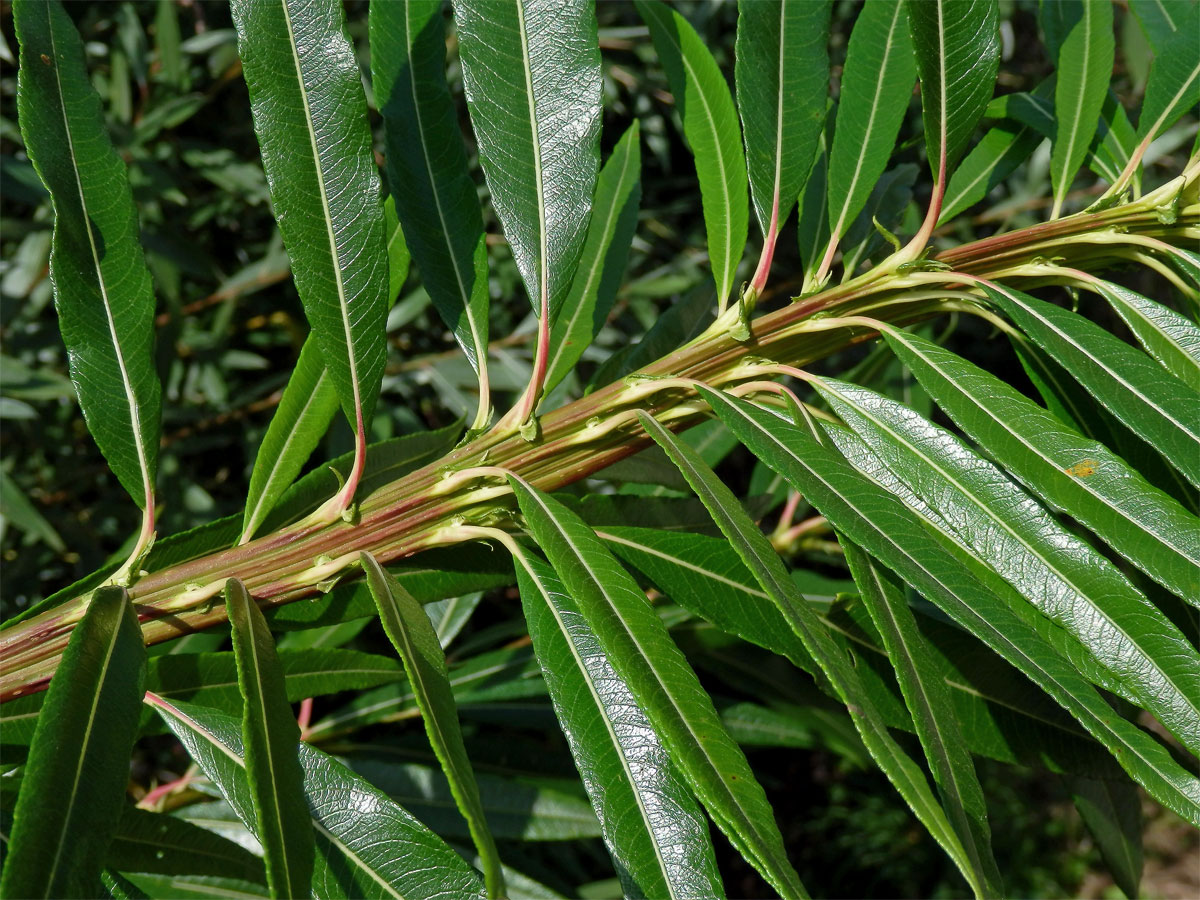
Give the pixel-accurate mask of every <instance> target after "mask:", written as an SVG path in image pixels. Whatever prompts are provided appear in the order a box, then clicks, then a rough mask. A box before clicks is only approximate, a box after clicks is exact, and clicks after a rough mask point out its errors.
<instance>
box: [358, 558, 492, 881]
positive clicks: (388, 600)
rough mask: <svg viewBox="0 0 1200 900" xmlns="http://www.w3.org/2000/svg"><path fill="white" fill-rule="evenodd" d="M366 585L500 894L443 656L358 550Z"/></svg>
mask: <svg viewBox="0 0 1200 900" xmlns="http://www.w3.org/2000/svg"><path fill="white" fill-rule="evenodd" d="M360 559H361V561H362V566H363V570H364V571H365V572H366V573H367V584H368V585H369V586H370V588H371V593H372V595H374V597H375V603H376V605H377V606H378V607H379V618H380V621H381V622H383V630H384V631H385V632H386V633H387V636H388V638H389V640H391V642H392V646H394V647H395V648H396V652H397V653H398V654H399V655H400V658H401V659H402V660H403V662H404V670H405V672H407V673H408V683H409V684H410V685H411V686H412V688H413V693H414V696H415V699H416V701H417V707H418V709H420V710H421V718H422V720H423V721H424V722H425V733H426V734H427V735H428V736H429V743H430V746H432V747H433V751H434V754H435V755H436V756H437V758H438V762H439V763H441V766H442V771H443V772H444V773H445V774H446V779H447V780H448V781H449V782H450V790H451V793H452V794H453V795H454V801H455V804H456V805H457V806H458V811H459V812H460V813H462V816H463V818H464V819H466V820H467V825H468V827H469V828H470V831H471V840H472V841H473V842H474V843H475V849H476V850H477V851H478V852H479V856H480V858H481V859H482V860H483V863H484V876H485V880H486V882H487V889H488V895H489V896H491V897H500V896H503V895H504V892H505V889H504V876H503V874H501V872H500V857H499V853H498V852H497V850H496V842H495V840H494V839H493V838H492V833H491V831H489V830H488V824H487V818H486V816H485V815H484V812H483V806H482V804H481V803H480V800H479V787H478V786H477V785H476V783H475V774H474V770H473V769H472V768H471V760H470V759H469V758H468V757H467V749H466V747H465V746H463V738H462V730H461V728H460V727H459V724H458V708H457V707H456V706H455V703H454V692H453V689H452V688H451V686H450V679H449V676H448V675H447V672H446V657H445V655H444V654H443V652H442V645H441V643H440V642H439V641H438V636H437V632H435V631H434V630H433V624H432V623H431V622H430V621H429V617H428V616H427V615H425V610H424V608H423V607H422V606H421V604H420V603H418V602H417V601H416V599H414V597H413V595H412V594H410V593H408V591H406V590H404V588H403V587H401V585H400V583H399V582H398V581H396V579H395V578H393V577H391V576H390V575H388V573H387V572H386V571H385V570H384V569H383V567H382V566H381V565H379V563H378V562H377V561H376V560H375V557H373V556H372V555H371V554H370V553H366V552H364V553H362V554H360Z"/></svg>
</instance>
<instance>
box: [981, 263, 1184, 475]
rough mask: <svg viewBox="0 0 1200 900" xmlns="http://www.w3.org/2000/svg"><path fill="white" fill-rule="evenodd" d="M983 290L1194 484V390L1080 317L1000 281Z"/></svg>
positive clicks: (1037, 342) (1105, 405)
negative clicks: (1000, 283)
mask: <svg viewBox="0 0 1200 900" xmlns="http://www.w3.org/2000/svg"><path fill="white" fill-rule="evenodd" d="M984 291H985V292H986V293H987V295H988V297H989V298H991V299H992V300H993V301H994V302H995V303H996V305H997V306H999V307H1000V308H1001V309H1002V310H1003V311H1004V312H1005V313H1006V314H1007V315H1008V317H1009V318H1010V319H1012V320H1013V321H1014V322H1015V323H1016V324H1017V325H1018V326H1020V328H1021V329H1022V330H1023V331H1024V332H1025V333H1026V334H1028V335H1029V337H1030V338H1031V339H1032V340H1033V341H1034V342H1035V343H1036V344H1038V346H1040V347H1041V348H1042V349H1043V350H1045V351H1046V352H1047V353H1049V354H1050V355H1051V356H1052V357H1054V358H1055V359H1056V360H1057V361H1058V362H1059V364H1061V365H1062V367H1063V368H1064V369H1066V370H1067V371H1068V372H1070V373H1071V375H1073V376H1074V377H1075V379H1076V380H1077V381H1078V382H1079V383H1080V384H1081V385H1083V387H1084V389H1085V390H1087V392H1088V393H1090V394H1091V395H1092V396H1093V397H1095V398H1096V399H1097V400H1098V401H1099V402H1100V404H1101V405H1102V406H1103V407H1104V408H1105V409H1106V410H1108V411H1109V412H1111V413H1112V414H1113V415H1114V416H1116V417H1117V418H1118V419H1120V420H1121V421H1122V422H1124V423H1125V425H1127V426H1128V427H1129V428H1130V429H1131V430H1132V431H1133V432H1134V433H1135V434H1137V435H1139V436H1141V437H1142V438H1143V439H1145V440H1146V441H1148V442H1149V443H1151V444H1152V445H1153V446H1154V447H1155V448H1156V449H1158V450H1159V451H1160V452H1161V453H1162V454H1163V455H1164V456H1166V457H1167V460H1168V461H1169V462H1170V463H1171V464H1172V465H1173V466H1174V467H1175V468H1176V469H1178V470H1179V471H1180V472H1182V473H1183V474H1184V475H1185V476H1186V477H1187V479H1188V480H1189V481H1191V482H1192V484H1195V485H1200V452H1198V451H1200V420H1197V417H1196V409H1197V407H1198V405H1200V394H1197V393H1196V392H1195V391H1193V390H1191V389H1190V388H1188V386H1187V385H1186V384H1184V383H1183V382H1182V381H1180V380H1179V379H1177V378H1174V377H1172V376H1169V375H1164V374H1163V371H1162V369H1161V368H1160V367H1159V366H1157V365H1156V364H1155V363H1154V361H1153V360H1152V359H1150V357H1148V356H1146V354H1144V353H1142V352H1141V351H1140V350H1135V349H1134V348H1132V347H1130V346H1129V345H1128V344H1126V343H1125V342H1124V341H1122V340H1121V339H1120V338H1118V337H1115V336H1114V335H1112V334H1109V333H1108V332H1107V331H1105V330H1104V329H1103V328H1101V327H1100V326H1099V325H1096V324H1095V323H1093V322H1091V321H1089V320H1087V319H1085V318H1084V317H1083V316H1080V315H1078V314H1076V313H1073V312H1070V311H1069V310H1066V309H1063V308H1061V307H1059V306H1055V305H1054V304H1052V303H1047V302H1046V301H1044V300H1037V299H1035V298H1033V297H1030V296H1029V295H1028V294H1024V293H1022V292H1020V291H1016V290H1013V289H1011V288H1008V287H1000V286H998V285H997V286H994V287H993V286H990V285H985V286H984Z"/></svg>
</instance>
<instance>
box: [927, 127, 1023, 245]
mask: <svg viewBox="0 0 1200 900" xmlns="http://www.w3.org/2000/svg"><path fill="white" fill-rule="evenodd" d="M1042 140H1043V138H1042V136H1041V135H1040V134H1038V133H1037V131H1035V130H1034V129H1032V128H1028V127H1023V126H1016V127H1012V126H1006V125H1000V126H997V127H996V128H992V129H990V130H989V131H988V132H987V134H985V135H984V136H983V139H982V140H980V142H979V143H978V144H976V145H975V146H974V147H972V148H971V151H970V152H969V153H968V154H967V155H966V156H965V157H964V158H963V161H962V163H961V164H959V166H958V168H957V169H955V170H954V174H953V175H952V176H951V177H950V185H949V187H947V188H946V198H945V200H944V201H943V203H942V212H941V215H940V217H939V218H938V223H939V224H944V223H946V222H949V221H950V220H951V219H953V218H954V217H955V216H957V215H958V214H959V213H961V212H963V211H964V210H966V209H967V208H969V207H971V206H974V205H975V204H976V203H978V202H979V201H980V200H982V199H983V198H984V197H986V196H987V195H988V192H990V191H991V190H992V188H994V187H995V186H996V185H998V184H1000V183H1001V182H1003V181H1004V180H1005V179H1006V178H1008V176H1009V175H1011V174H1012V173H1013V172H1014V171H1015V170H1016V168H1017V166H1019V165H1020V164H1021V163H1023V162H1025V161H1026V160H1028V159H1029V157H1030V156H1032V155H1033V151H1034V150H1036V149H1037V147H1038V145H1039V144H1041V142H1042Z"/></svg>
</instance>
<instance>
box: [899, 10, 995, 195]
mask: <svg viewBox="0 0 1200 900" xmlns="http://www.w3.org/2000/svg"><path fill="white" fill-rule="evenodd" d="M905 6H906V7H907V8H908V22H909V27H910V28H911V30H912V37H913V47H914V48H915V50H916V53H917V71H918V73H919V74H920V77H921V107H922V109H923V111H924V119H925V153H926V155H927V156H928V157H929V165H930V166H931V167H932V169H933V177H934V179H935V180H937V181H938V182H940V183H942V184H944V183H945V179H946V178H947V177H948V176H949V175H950V173H951V172H952V171H953V169H954V167H955V165H956V164H957V163H958V160H959V159H960V158H961V157H962V155H963V153H965V152H966V149H967V142H968V141H969V140H970V139H971V133H972V132H973V131H974V130H975V126H976V124H978V122H979V119H980V117H981V116H982V115H983V111H984V109H985V108H986V107H987V104H988V101H989V100H991V99H992V91H993V89H994V87H995V84H996V72H997V71H998V69H999V66H1000V36H999V28H998V24H997V19H998V13H997V9H996V0H906V2H905Z"/></svg>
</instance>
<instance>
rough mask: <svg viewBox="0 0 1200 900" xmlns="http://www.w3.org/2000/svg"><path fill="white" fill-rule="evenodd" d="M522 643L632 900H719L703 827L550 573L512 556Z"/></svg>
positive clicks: (643, 718)
mask: <svg viewBox="0 0 1200 900" xmlns="http://www.w3.org/2000/svg"><path fill="white" fill-rule="evenodd" d="M515 560H516V563H517V582H518V584H519V585H520V589H521V605H522V608H523V609H524V611H525V620H526V622H527V623H528V625H529V636H530V638H531V639H532V640H533V646H534V650H536V651H537V655H538V659H539V661H540V662H541V665H542V672H543V673H544V674H545V678H546V686H547V687H548V688H549V690H550V698H551V700H552V701H553V703H554V711H555V714H556V715H557V716H558V719H559V722H560V723H561V724H562V729H563V734H565V735H566V737H567V741H568V743H569V744H570V745H571V755H572V756H573V757H574V758H575V765H576V767H577V768H578V769H579V774H580V777H581V778H582V779H583V785H584V787H585V788H586V789H587V792H588V796H589V797H590V798H591V801H592V806H593V807H594V808H595V810H596V815H597V816H598V817H599V819H600V825H601V828H602V830H603V834H604V842H605V843H606V844H607V845H608V848H609V852H610V853H611V854H612V857H613V861H614V863H615V864H616V869H617V874H618V875H619V876H620V877H621V881H622V888H623V889H624V891H625V894H626V896H629V897H646V898H650V897H669V898H685V897H694V898H697V900H699V898H705V897H723V896H724V891H723V890H722V887H721V878H720V875H719V874H718V872H717V866H716V859H715V857H714V855H713V848H712V842H711V841H710V840H709V837H708V825H707V823H706V822H705V821H704V817H703V814H702V813H701V812H700V809H699V808H698V807H697V806H696V802H695V801H694V800H693V799H692V796H691V794H690V793H688V790H687V788H686V786H685V785H684V784H683V782H682V781H681V780H680V777H679V775H678V774H677V772H676V771H675V767H674V765H673V764H672V763H671V759H670V757H669V756H668V755H667V751H666V749H665V748H664V747H663V744H662V741H661V740H660V739H659V737H658V735H657V734H656V733H655V731H654V728H653V726H652V725H651V723H650V720H649V719H648V718H647V715H646V713H645V712H643V711H642V709H641V708H640V707H639V706H638V703H637V700H636V699H635V697H634V694H633V692H632V691H630V689H629V686H628V685H627V684H626V683H625V681H624V680H623V679H621V678H620V677H619V676H618V675H617V673H616V670H615V668H614V666H613V663H612V661H611V660H610V659H609V657H608V655H607V654H606V653H605V652H604V649H603V647H602V646H601V644H600V641H599V639H598V638H597V637H596V634H595V632H594V631H592V629H591V628H590V627H589V626H588V624H587V621H586V620H585V619H584V618H583V617H582V615H580V612H579V608H578V606H577V605H576V603H575V601H574V600H573V599H572V598H571V596H570V595H569V594H568V593H567V591H566V589H565V588H564V587H563V585H562V582H561V581H559V579H558V577H557V576H556V575H555V574H554V570H553V569H552V568H550V566H548V565H547V564H546V563H545V562H543V561H542V560H541V559H539V558H538V557H536V556H533V555H528V554H524V553H521V554H516V555H515Z"/></svg>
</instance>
